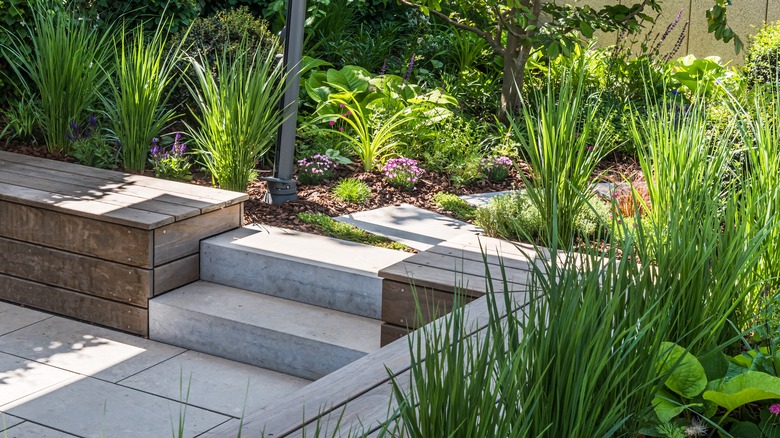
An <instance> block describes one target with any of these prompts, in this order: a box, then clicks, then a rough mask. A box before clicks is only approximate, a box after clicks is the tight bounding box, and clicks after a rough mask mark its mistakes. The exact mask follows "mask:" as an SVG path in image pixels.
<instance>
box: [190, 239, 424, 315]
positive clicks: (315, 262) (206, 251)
mask: <svg viewBox="0 0 780 438" xmlns="http://www.w3.org/2000/svg"><path fill="white" fill-rule="evenodd" d="M409 256H411V254H409V253H406V252H401V251H394V250H390V249H386V248H378V247H374V246H369V245H363V244H360V243H354V242H347V241H344V240H339V239H333V238H330V237H325V236H318V235H314V234H308V233H301V232H297V231H292V230H287V229H283V228H276V227H251V228H250V227H244V228H240V229H237V230H233V231H230V232H227V233H224V234H222V235H220V236H217V237H214V238H211V239H207V240H205V241H203V242H202V243H201V253H200V261H201V271H200V277H201V279H202V280H205V281H210V282H214V283H220V284H224V285H228V286H232V287H236V288H240V289H245V290H251V291H254V292H260V293H264V294H267V295H273V296H277V297H281V298H285V299H288V300H294V301H299V302H302V303H307V304H312V305H316V306H321V307H327V308H329V309H335V310H340V311H342V312H348V313H353V314H356V315H361V316H366V317H369V318H375V319H379V318H380V316H381V306H382V280H381V279H380V278H379V276H378V275H377V273H378V272H379V271H380V270H381V269H383V268H386V267H387V266H390V265H393V264H395V263H397V262H399V261H401V260H404V259H406V258H407V257H409Z"/></svg>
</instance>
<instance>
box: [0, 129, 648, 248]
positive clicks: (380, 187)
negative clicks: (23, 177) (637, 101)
mask: <svg viewBox="0 0 780 438" xmlns="http://www.w3.org/2000/svg"><path fill="white" fill-rule="evenodd" d="M4 149H5V150H7V151H10V152H16V153H21V154H25V155H32V156H36V157H41V158H47V159H52V160H59V161H66V162H75V160H74V159H73V158H72V157H69V156H66V155H63V154H57V153H49V152H47V151H46V149H45V147H43V146H41V145H30V144H26V143H22V142H11V143H9V144H8V145H7V146H5V147H4ZM518 167H519V169H520V170H522V171H523V172H526V174H527V172H528V170H529V168H528V166H527V165H526V164H525V163H519V166H518ZM118 170H121V169H118ZM637 171H638V165H637V163H636V161H635V160H634V159H633V158H631V157H626V156H621V155H613V156H610V157H608V158H607V159H606V160H605V161H604V162H602V163H601V164H600V165H599V168H598V170H597V172H596V174H597V176H598V178H599V179H600V180H603V181H612V182H620V181H624V178H628V179H629V180H630V179H633V177H634V176H635V175H636V173H637ZM145 174H146V175H149V176H151V172H150V171H146V172H145ZM271 174H272V171H271V169H261V170H260V176H271ZM342 178H356V179H358V180H360V181H363V182H365V183H366V184H367V185H368V186H369V188H370V189H371V197H370V198H369V199H368V200H367V201H366V202H365V203H363V204H352V203H347V202H343V201H340V200H338V199H337V198H336V197H335V196H333V195H332V193H331V190H332V189H333V186H334V185H335V184H336V182H338V180H340V179H342ZM192 182H193V183H194V184H199V185H211V179H210V178H209V177H208V176H206V175H204V174H202V173H195V174H194V175H193V181H192ZM520 187H522V179H521V177H520V175H519V174H518V170H517V169H512V170H511V172H510V175H509V177H508V178H507V179H505V180H504V181H501V182H498V183H494V182H490V181H479V182H476V183H473V184H469V185H466V186H455V185H453V184H452V183H451V182H450V181H449V179H448V178H447V177H446V176H444V175H439V174H435V173H430V172H429V173H426V174H425V175H424V176H423V177H422V178H421V179H420V181H419V182H418V184H417V188H416V189H415V190H414V191H411V192H406V191H401V190H399V189H397V188H395V187H392V186H390V185H389V184H388V183H387V181H386V180H385V178H384V177H383V175H382V174H381V173H379V172H364V171H363V170H362V168H361V167H360V166H357V165H347V166H340V168H339V169H337V170H336V172H335V175H334V178H332V179H331V180H330V181H328V182H324V183H321V184H319V185H299V186H298V199H297V200H295V201H288V202H286V203H285V204H283V205H280V206H277V205H272V204H268V203H266V202H265V197H266V191H267V188H266V183H265V182H264V181H261V180H258V181H256V182H254V183H252V184H251V185H250V186H249V188H248V190H247V193H248V194H249V196H250V199H249V201H248V202H246V204H245V208H244V212H245V213H244V223H245V224H252V223H258V224H264V225H271V226H277V227H282V228H289V229H293V230H298V231H304V232H309V233H316V234H319V233H320V232H319V229H318V228H317V227H315V226H313V225H309V224H306V223H304V222H303V221H301V220H300V219H299V218H298V213H302V212H309V213H323V214H326V215H328V216H331V217H335V216H341V215H345V214H350V213H356V212H359V211H365V210H372V209H376V208H380V207H387V206H391V205H400V204H402V203H405V204H411V205H414V206H417V207H420V208H424V209H427V210H430V211H434V212H436V213H440V214H444V215H450V214H449V212H447V211H444V210H442V209H441V208H439V207H438V206H437V205H436V204H435V202H434V201H433V196H434V195H435V194H436V193H437V192H448V193H453V194H456V195H466V194H475V193H487V192H496V191H504V190H512V189H516V188H520Z"/></svg>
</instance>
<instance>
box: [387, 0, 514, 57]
mask: <svg viewBox="0 0 780 438" xmlns="http://www.w3.org/2000/svg"><path fill="white" fill-rule="evenodd" d="M399 1H400V2H401V4H404V5H406V6H409V7H411V8H415V9H418V10H420V9H422V6H421V5H418V4H417V3H412V2H410V1H408V0H399ZM428 11H429V12H430V13H431V15H433V16H435V17H436V18H439V19H441V20H443V21H444V22H446V23H447V24H449V25H451V26H454V27H457V28H458V29H461V30H465V31H467V32H471V33H474V34H476V35H478V36H479V37H481V38H482V39H484V40H485V41H487V42H488V44H490V47H491V48H492V49H493V51H494V52H496V54H497V55H503V54H504V46H502V45H501V40H500V39H496V38H493V35H491V34H490V33H489V32H485V31H483V30H481V29H479V28H476V27H474V26H469V25H468V24H463V23H461V22H459V21H457V20H453V19H452V18H450V17H449V16H447V15H446V14H442V13H441V12H439V11H437V10H434V9H428Z"/></svg>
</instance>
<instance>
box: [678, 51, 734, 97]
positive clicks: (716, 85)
mask: <svg viewBox="0 0 780 438" xmlns="http://www.w3.org/2000/svg"><path fill="white" fill-rule="evenodd" d="M666 69H667V73H666V76H667V77H668V78H669V80H670V83H671V84H675V85H676V84H679V90H680V91H682V92H685V93H687V94H688V95H689V96H697V97H700V98H701V97H712V96H714V95H716V94H719V93H723V92H724V91H725V90H729V91H731V92H739V91H740V90H741V89H742V88H743V87H742V86H741V85H742V84H741V81H740V78H739V76H738V75H737V73H736V72H735V71H734V70H729V69H726V67H725V66H723V65H721V63H720V58H719V57H717V56H709V57H707V58H702V59H697V58H696V56H694V55H688V56H684V57H682V58H680V59H678V60H677V61H672V62H670V63H669V64H667V65H666Z"/></svg>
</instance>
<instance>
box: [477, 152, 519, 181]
mask: <svg viewBox="0 0 780 438" xmlns="http://www.w3.org/2000/svg"><path fill="white" fill-rule="evenodd" d="M512 164H513V163H512V160H511V159H510V158H509V157H507V156H503V155H502V156H498V157H485V158H483V159H482V171H483V172H484V173H485V177H487V179H488V180H490V181H492V182H500V181H503V180H505V179H507V178H508V177H509V170H510V169H511V168H512Z"/></svg>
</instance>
